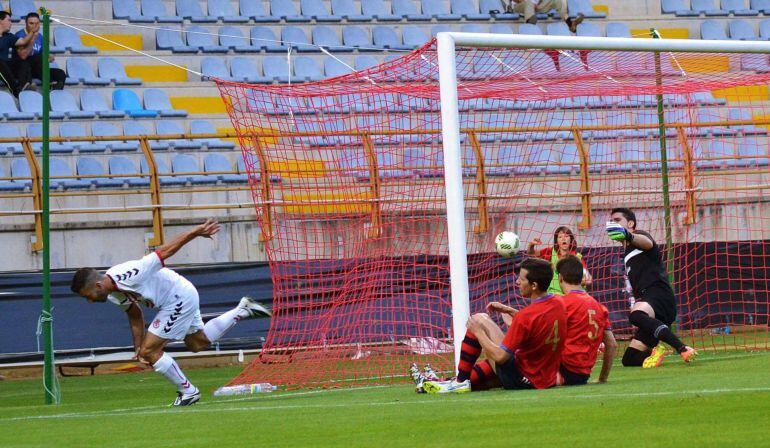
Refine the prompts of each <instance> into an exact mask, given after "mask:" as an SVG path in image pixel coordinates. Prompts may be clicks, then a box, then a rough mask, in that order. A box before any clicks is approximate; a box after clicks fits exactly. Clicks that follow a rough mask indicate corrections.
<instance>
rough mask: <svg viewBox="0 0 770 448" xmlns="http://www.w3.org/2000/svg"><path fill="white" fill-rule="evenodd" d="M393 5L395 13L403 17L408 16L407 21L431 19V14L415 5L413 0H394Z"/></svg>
mask: <svg viewBox="0 0 770 448" xmlns="http://www.w3.org/2000/svg"><path fill="white" fill-rule="evenodd" d="M391 7H392V8H393V14H394V15H396V16H399V17H402V18H406V20H407V21H412V22H415V21H425V20H427V21H430V19H431V17H430V14H423V13H421V12H420V11H419V10H417V7H416V6H415V4H414V2H413V1H412V0H392V2H391Z"/></svg>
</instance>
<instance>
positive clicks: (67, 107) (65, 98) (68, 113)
mask: <svg viewBox="0 0 770 448" xmlns="http://www.w3.org/2000/svg"><path fill="white" fill-rule="evenodd" d="M51 110H52V111H56V112H57V113H63V114H64V116H65V117H67V118H94V117H95V116H96V114H94V113H93V112H91V111H85V110H81V109H80V106H79V105H78V101H77V100H76V99H75V97H74V96H72V93H70V92H69V91H67V90H52V91H51Z"/></svg>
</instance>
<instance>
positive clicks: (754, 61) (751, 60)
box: [741, 53, 770, 73]
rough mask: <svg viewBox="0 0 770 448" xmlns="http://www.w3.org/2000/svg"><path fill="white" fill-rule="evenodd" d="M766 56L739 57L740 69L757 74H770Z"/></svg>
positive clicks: (750, 54)
mask: <svg viewBox="0 0 770 448" xmlns="http://www.w3.org/2000/svg"><path fill="white" fill-rule="evenodd" d="M768 62H769V61H768V58H767V54H762V53H745V54H742V55H741V69H743V70H751V71H754V72H757V73H767V72H770V63H768Z"/></svg>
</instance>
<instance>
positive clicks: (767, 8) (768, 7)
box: [750, 0, 770, 15]
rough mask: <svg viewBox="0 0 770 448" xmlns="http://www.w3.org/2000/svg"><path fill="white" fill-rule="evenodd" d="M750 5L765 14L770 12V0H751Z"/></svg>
mask: <svg viewBox="0 0 770 448" xmlns="http://www.w3.org/2000/svg"><path fill="white" fill-rule="evenodd" d="M750 6H751V9H756V10H757V11H759V12H761V13H762V14H764V15H768V14H770V0H751V3H750Z"/></svg>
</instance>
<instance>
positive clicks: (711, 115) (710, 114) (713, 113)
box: [695, 109, 738, 136]
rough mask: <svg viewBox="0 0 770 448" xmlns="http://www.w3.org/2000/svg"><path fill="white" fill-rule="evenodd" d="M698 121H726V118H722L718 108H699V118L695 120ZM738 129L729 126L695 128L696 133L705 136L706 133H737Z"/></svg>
mask: <svg viewBox="0 0 770 448" xmlns="http://www.w3.org/2000/svg"><path fill="white" fill-rule="evenodd" d="M695 121H696V122H697V123H712V122H718V121H724V118H722V117H721V116H720V114H719V112H718V110H716V109H698V114H697V118H696V120H695ZM737 133H738V131H737V130H735V129H732V128H728V127H727V126H722V125H719V126H705V127H704V126H700V127H698V128H697V129H695V134H696V135H700V136H704V135H713V136H720V135H735V134H737Z"/></svg>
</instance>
